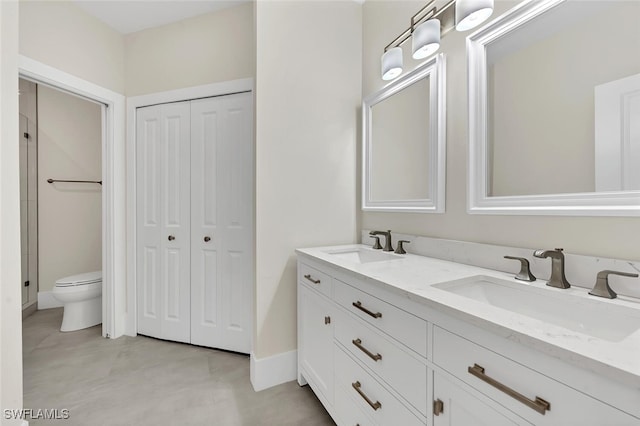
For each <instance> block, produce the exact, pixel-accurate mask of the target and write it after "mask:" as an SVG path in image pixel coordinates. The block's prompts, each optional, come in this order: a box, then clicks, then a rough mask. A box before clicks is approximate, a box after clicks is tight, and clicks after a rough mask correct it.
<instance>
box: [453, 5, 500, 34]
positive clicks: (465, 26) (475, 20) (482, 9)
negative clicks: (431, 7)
mask: <svg viewBox="0 0 640 426" xmlns="http://www.w3.org/2000/svg"><path fill="white" fill-rule="evenodd" d="M492 13H493V0H457V1H456V30H457V31H467V30H470V29H472V28H475V27H477V26H478V25H480V24H482V23H483V22H484V21H486V20H487V18H489V16H491V14H492Z"/></svg>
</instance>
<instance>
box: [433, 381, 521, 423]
mask: <svg viewBox="0 0 640 426" xmlns="http://www.w3.org/2000/svg"><path fill="white" fill-rule="evenodd" d="M433 387H434V389H433V395H434V399H435V400H436V401H441V402H442V409H441V412H440V413H439V414H436V412H435V409H436V408H435V404H434V416H433V425H434V426H469V425H474V426H483V425H485V426H506V425H529V424H530V423H528V422H526V421H524V420H522V421H515V420H512V419H509V418H507V417H506V416H505V415H503V414H502V413H499V412H498V411H496V410H495V409H493V408H492V407H490V406H489V405H488V404H487V403H485V402H484V401H483V400H482V399H483V398H485V397H483V396H482V395H481V394H476V393H475V392H474V393H470V392H467V391H466V390H465V389H463V388H462V387H460V386H458V385H456V384H454V383H452V382H451V381H449V379H447V378H445V377H444V376H442V375H440V374H435V377H434V385H433Z"/></svg>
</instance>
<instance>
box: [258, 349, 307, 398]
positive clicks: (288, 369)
mask: <svg viewBox="0 0 640 426" xmlns="http://www.w3.org/2000/svg"><path fill="white" fill-rule="evenodd" d="M250 371H251V384H252V385H253V390H255V391H256V392H259V391H261V390H264V389H268V388H270V387H273V386H277V385H279V384H281V383H286V382H291V381H293V380H296V377H297V374H298V351H289V352H283V353H281V354H277V355H273V356H270V357H266V358H260V359H258V358H256V357H255V354H254V353H253V352H251V361H250Z"/></svg>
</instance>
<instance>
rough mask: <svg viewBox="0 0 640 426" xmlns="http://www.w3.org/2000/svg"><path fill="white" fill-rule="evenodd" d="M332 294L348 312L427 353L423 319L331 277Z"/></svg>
mask: <svg viewBox="0 0 640 426" xmlns="http://www.w3.org/2000/svg"><path fill="white" fill-rule="evenodd" d="M334 298H335V300H336V302H337V303H338V304H340V305H342V306H344V307H345V308H346V309H347V310H348V311H349V312H353V313H354V314H355V315H356V316H357V317H359V318H361V319H363V320H364V321H366V322H367V323H369V324H371V325H373V326H374V327H377V328H379V329H380V330H382V331H383V332H385V333H386V334H388V335H389V336H391V337H393V338H394V339H396V340H398V341H399V342H400V343H403V344H404V345H406V346H407V347H408V348H410V349H412V350H414V351H415V352H417V353H418V354H420V355H421V356H422V357H424V358H426V357H427V322H426V321H425V320H423V319H421V318H418V317H416V316H414V315H411V314H410V313H408V312H405V311H403V310H402V309H400V308H397V307H395V306H393V305H390V304H389V303H387V302H384V301H382V300H380V299H378V298H376V297H374V296H371V295H369V294H367V293H365V292H363V291H360V290H358V289H356V288H354V287H351V286H350V285H348V284H345V283H343V282H342V281H339V280H335V289H334Z"/></svg>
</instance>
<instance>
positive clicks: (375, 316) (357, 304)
mask: <svg viewBox="0 0 640 426" xmlns="http://www.w3.org/2000/svg"><path fill="white" fill-rule="evenodd" d="M352 305H353V306H355V307H356V308H358V309H360V310H361V311H362V312H364V313H365V314H367V315H370V316H372V317H374V318H382V314H381V313H380V312H371V311H370V310H368V309H367V308H365V307H364V306H362V303H361V302H360V301H359V300H358V301H357V302H353V303H352Z"/></svg>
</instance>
